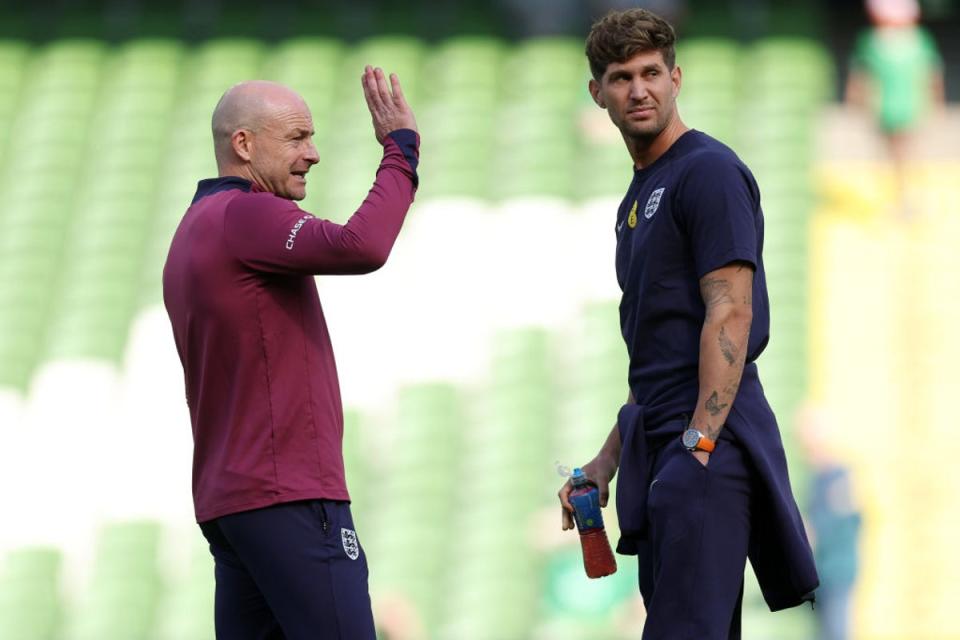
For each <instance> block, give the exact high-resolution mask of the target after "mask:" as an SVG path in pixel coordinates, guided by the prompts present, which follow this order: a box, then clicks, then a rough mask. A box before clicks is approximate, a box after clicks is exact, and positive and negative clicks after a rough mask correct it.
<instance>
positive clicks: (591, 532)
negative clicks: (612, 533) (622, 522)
mask: <svg viewBox="0 0 960 640" xmlns="http://www.w3.org/2000/svg"><path fill="white" fill-rule="evenodd" d="M570 482H571V483H572V484H573V491H572V492H570V504H571V505H573V519H574V520H575V521H576V523H577V530H578V531H579V532H580V548H581V549H582V550H583V568H584V569H585V570H586V572H587V577H589V578H602V577H603V576H609V575H611V574H613V573H616V572H617V560H616V558H614V557H613V549H611V548H610V541H609V540H608V539H607V531H606V529H604V528H603V514H602V513H600V490H599V489H597V487H596V486H595V485H594V484H592V483H591V482H590V481H589V480H587V476H585V475H583V470H582V469H580V468H576V469H574V470H573V475H571V476H570Z"/></svg>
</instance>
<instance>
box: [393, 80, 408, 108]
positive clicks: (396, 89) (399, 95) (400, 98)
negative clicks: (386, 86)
mask: <svg viewBox="0 0 960 640" xmlns="http://www.w3.org/2000/svg"><path fill="white" fill-rule="evenodd" d="M390 87H391V88H392V89H393V101H394V102H395V103H396V104H397V105H398V106H404V105H406V104H407V99H406V98H405V97H404V95H403V89H401V88H400V78H398V77H397V74H395V73H391V74H390Z"/></svg>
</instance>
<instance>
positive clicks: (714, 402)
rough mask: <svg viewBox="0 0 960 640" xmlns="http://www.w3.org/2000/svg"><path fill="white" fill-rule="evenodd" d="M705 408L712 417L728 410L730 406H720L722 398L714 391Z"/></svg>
mask: <svg viewBox="0 0 960 640" xmlns="http://www.w3.org/2000/svg"><path fill="white" fill-rule="evenodd" d="M703 406H704V408H705V409H706V410H707V411H708V412H709V413H710V415H712V416H715V415H717V414H719V413H720V412H721V411H723V410H724V409H726V408H727V406H729V405H728V404H726V403H724V404H720V397H719V396H718V395H717V392H716V391H714V392H713V394H712V395H711V396H710V397H709V398H707V401H706V402H705V403H704V405H703Z"/></svg>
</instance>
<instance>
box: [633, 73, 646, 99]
mask: <svg viewBox="0 0 960 640" xmlns="http://www.w3.org/2000/svg"><path fill="white" fill-rule="evenodd" d="M646 97H647V85H646V83H645V82H644V81H643V79H641V78H634V79H633V80H631V81H630V99H631V100H643V99H644V98H646Z"/></svg>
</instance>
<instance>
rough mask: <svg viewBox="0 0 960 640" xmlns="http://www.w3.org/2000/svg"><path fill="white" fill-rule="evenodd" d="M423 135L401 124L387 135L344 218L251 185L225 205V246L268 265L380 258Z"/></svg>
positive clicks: (370, 266) (329, 270)
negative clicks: (355, 205) (362, 191)
mask: <svg viewBox="0 0 960 640" xmlns="http://www.w3.org/2000/svg"><path fill="white" fill-rule="evenodd" d="M419 147H420V138H419V136H418V135H417V134H416V132H414V131H412V130H409V129H400V130H398V131H393V132H391V133H390V134H389V135H388V136H387V138H386V139H385V140H384V145H383V160H381V161H380V167H379V168H378V169H377V177H376V180H375V181H374V183H373V187H372V188H371V189H370V192H369V193H368V194H367V197H366V199H365V200H364V201H363V204H362V205H360V208H359V209H357V211H356V212H355V213H354V214H353V215H352V216H351V217H350V219H349V220H348V221H347V222H346V224H343V225H339V224H336V223H333V222H330V221H329V220H322V219H320V218H316V217H314V216H313V215H312V214H310V213H307V212H305V211H304V210H303V209H301V208H300V207H298V206H297V205H296V203H294V202H293V201H291V200H285V199H283V198H278V197H277V196H275V195H273V194H272V193H262V192H258V193H248V194H244V195H242V196H239V197H237V198H234V200H233V201H232V202H231V203H230V204H229V205H227V209H226V213H225V215H224V237H225V240H226V244H227V248H228V250H229V251H230V252H231V253H232V254H233V256H234V257H236V258H237V259H238V260H240V261H241V262H243V263H244V264H245V265H247V266H248V267H250V268H251V269H255V270H257V271H266V272H270V273H286V274H302V275H311V274H312V275H320V274H357V273H368V272H370V271H375V270H377V269H379V268H380V267H382V266H383V264H384V263H385V262H386V261H387V257H388V256H389V255H390V250H391V249H392V248H393V243H394V242H395V241H396V239H397V235H399V233H400V227H401V226H402V225H403V220H404V218H405V217H406V215H407V210H408V209H409V208H410V204H411V203H412V202H413V197H414V194H415V192H416V189H417V184H418V179H417V162H418V160H419Z"/></svg>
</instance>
